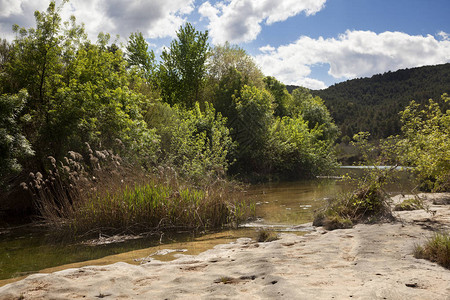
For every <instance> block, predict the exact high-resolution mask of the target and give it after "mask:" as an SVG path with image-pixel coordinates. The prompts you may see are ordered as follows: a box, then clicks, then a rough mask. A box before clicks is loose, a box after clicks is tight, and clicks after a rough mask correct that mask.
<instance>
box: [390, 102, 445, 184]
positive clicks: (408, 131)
mask: <svg viewBox="0 0 450 300" xmlns="http://www.w3.org/2000/svg"><path fill="white" fill-rule="evenodd" d="M442 101H443V102H444V103H448V102H449V101H450V98H449V97H448V96H447V94H444V95H442ZM401 121H402V124H403V126H402V132H403V139H401V140H400V141H399V142H398V147H399V149H400V150H401V151H399V155H400V159H401V161H402V162H403V163H404V164H406V165H409V166H413V167H415V168H414V172H415V173H416V174H417V175H418V177H419V180H420V181H421V184H422V186H421V188H422V189H425V190H434V191H448V190H450V110H447V111H446V112H443V111H441V108H440V106H439V105H438V103H436V102H434V101H433V100H429V104H428V105H427V106H425V107H421V106H420V105H419V104H417V103H416V102H414V101H412V102H411V103H410V105H409V106H407V107H406V108H405V110H404V111H402V112H401Z"/></svg>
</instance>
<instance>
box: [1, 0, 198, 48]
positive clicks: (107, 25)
mask: <svg viewBox="0 0 450 300" xmlns="http://www.w3.org/2000/svg"><path fill="white" fill-rule="evenodd" d="M49 2H50V1H42V0H0V31H1V32H2V34H3V35H6V37H9V38H10V37H12V32H11V26H12V25H13V24H18V25H19V26H23V27H26V28H27V27H31V26H33V27H34V26H35V23H34V15H33V13H34V11H35V10H40V11H43V10H45V9H46V8H47V7H48V3H49ZM59 3H61V0H59V1H57V5H58V4H59ZM193 10H194V0H137V1H123V0H77V1H71V2H69V4H66V5H65V6H64V8H63V10H62V12H61V15H62V17H63V20H67V19H68V17H69V16H70V15H75V17H76V18H77V21H78V22H80V23H81V22H83V23H85V26H86V31H87V33H88V34H89V37H90V38H91V39H94V40H95V39H96V37H97V34H98V33H99V32H101V31H102V32H105V33H110V34H111V35H112V36H115V35H116V34H119V35H120V36H121V37H122V38H124V39H125V38H127V37H128V36H129V35H130V33H132V32H135V31H141V32H142V33H143V34H144V36H145V37H146V38H161V37H168V36H169V37H174V36H175V32H176V30H178V28H179V27H180V26H181V25H182V24H183V23H184V22H185V21H186V16H187V15H189V14H190V13H192V11H193Z"/></svg>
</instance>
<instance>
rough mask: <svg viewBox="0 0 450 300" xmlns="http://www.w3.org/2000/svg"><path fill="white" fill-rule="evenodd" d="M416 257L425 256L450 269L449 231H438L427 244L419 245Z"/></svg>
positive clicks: (415, 252)
mask: <svg viewBox="0 0 450 300" xmlns="http://www.w3.org/2000/svg"><path fill="white" fill-rule="evenodd" d="M414 257H415V258H424V259H428V260H430V261H432V262H436V263H438V264H440V265H441V266H443V267H444V268H447V269H450V235H449V234H448V233H447V232H444V233H436V234H434V235H433V237H431V238H430V239H429V240H428V242H426V243H425V245H423V246H420V245H417V246H416V248H415V249H414Z"/></svg>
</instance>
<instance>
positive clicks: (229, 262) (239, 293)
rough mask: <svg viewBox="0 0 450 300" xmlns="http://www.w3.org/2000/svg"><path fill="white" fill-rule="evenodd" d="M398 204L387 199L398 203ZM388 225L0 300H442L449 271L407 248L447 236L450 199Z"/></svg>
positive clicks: (81, 271) (287, 237) (224, 251)
mask: <svg viewBox="0 0 450 300" xmlns="http://www.w3.org/2000/svg"><path fill="white" fill-rule="evenodd" d="M400 197H401V196H398V197H397V198H396V199H394V202H396V201H400V200H401V198H400ZM424 197H426V199H427V200H426V201H427V203H428V204H429V210H428V212H427V211H424V210H416V211H404V212H396V216H397V220H398V221H396V222H393V223H383V224H372V225H367V224H359V225H356V226H355V227H353V228H352V229H342V230H334V231H329V232H328V231H325V230H323V229H322V228H320V227H318V228H316V230H315V231H312V232H311V233H308V234H306V235H304V236H298V235H295V234H288V233H282V234H280V235H279V239H278V240H276V241H273V242H268V243H258V242H255V241H253V240H252V239H249V238H240V239H238V240H236V241H235V242H232V243H229V244H223V245H218V246H216V247H214V248H213V249H211V250H208V251H205V252H203V253H201V254H199V255H195V256H191V255H184V254H177V257H178V258H177V259H176V260H173V261H168V262H161V261H158V260H150V261H149V262H148V263H145V264H142V265H130V264H127V263H122V262H119V263H115V264H112V265H108V266H87V267H82V268H75V269H67V270H63V271H59V272H55V273H49V274H34V275H31V276H29V277H27V278H26V279H23V280H21V281H18V282H15V283H11V284H8V285H5V286H3V287H1V288H0V299H72V298H85V299H96V298H106V299H245V298H246V299H409V300H411V299H450V296H449V295H450V271H449V270H448V269H445V268H443V267H441V266H439V265H437V264H435V263H432V262H429V261H426V260H422V259H415V258H414V257H413V255H412V252H413V249H414V246H415V245H416V244H420V243H423V242H424V241H426V240H427V238H429V237H430V236H431V235H432V234H433V232H434V230H448V229H449V228H450V207H449V206H448V205H445V203H444V204H442V202H439V201H434V203H441V204H442V205H437V204H433V200H436V199H438V198H440V197H449V194H444V195H443V194H432V195H425V196H424Z"/></svg>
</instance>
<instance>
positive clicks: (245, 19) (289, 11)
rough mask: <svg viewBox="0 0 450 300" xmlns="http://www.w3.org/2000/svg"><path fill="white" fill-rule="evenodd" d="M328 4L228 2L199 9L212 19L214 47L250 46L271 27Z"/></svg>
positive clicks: (306, 0) (314, 0) (316, 0)
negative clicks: (260, 34)
mask: <svg viewBox="0 0 450 300" xmlns="http://www.w3.org/2000/svg"><path fill="white" fill-rule="evenodd" d="M325 2H326V0H284V1H279V0H224V1H219V2H217V3H216V4H215V5H212V4H211V3H210V2H209V1H206V2H204V3H203V4H202V5H201V6H200V7H199V9H198V11H199V13H200V15H202V16H203V17H205V18H208V19H209V25H208V29H209V33H210V36H211V38H212V42H213V43H214V44H223V43H225V42H226V41H228V42H230V43H240V42H249V41H252V40H254V39H256V37H257V36H258V34H259V33H260V32H261V23H263V22H264V23H265V24H267V25H270V24H273V23H275V22H280V21H285V20H286V19H288V18H289V17H293V16H295V15H298V14H299V13H301V12H304V13H305V14H306V15H307V16H309V15H313V14H315V13H317V12H318V11H320V10H321V9H322V8H323V7H324V5H325Z"/></svg>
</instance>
